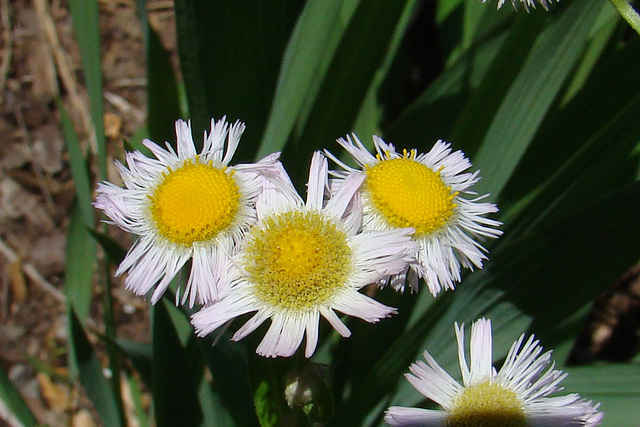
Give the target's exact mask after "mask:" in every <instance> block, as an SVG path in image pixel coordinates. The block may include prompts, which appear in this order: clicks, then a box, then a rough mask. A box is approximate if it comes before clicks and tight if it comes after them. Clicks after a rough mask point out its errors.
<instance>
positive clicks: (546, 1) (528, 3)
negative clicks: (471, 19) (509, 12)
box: [482, 0, 560, 12]
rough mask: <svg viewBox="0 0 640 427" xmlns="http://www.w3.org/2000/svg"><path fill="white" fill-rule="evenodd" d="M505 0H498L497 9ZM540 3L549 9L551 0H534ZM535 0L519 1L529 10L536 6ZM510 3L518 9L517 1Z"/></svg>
mask: <svg viewBox="0 0 640 427" xmlns="http://www.w3.org/2000/svg"><path fill="white" fill-rule="evenodd" d="M506 1H507V0H498V9H500V8H501V7H502V6H503V5H504V4H505V3H506ZM536 1H537V2H538V3H540V5H541V6H542V7H543V8H544V10H549V3H553V0H536ZM536 1H534V0H520V3H522V5H523V6H524V9H525V10H526V11H527V12H529V10H530V8H532V9H535V8H536ZM556 1H560V0H556ZM486 2H487V0H482V3H486ZM511 4H512V6H513V8H514V9H515V10H518V1H517V0H511Z"/></svg>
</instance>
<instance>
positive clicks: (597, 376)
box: [563, 363, 640, 427]
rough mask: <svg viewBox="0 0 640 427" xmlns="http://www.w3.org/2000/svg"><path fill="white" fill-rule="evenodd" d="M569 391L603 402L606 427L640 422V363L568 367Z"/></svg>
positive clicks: (567, 383) (622, 426)
mask: <svg viewBox="0 0 640 427" xmlns="http://www.w3.org/2000/svg"><path fill="white" fill-rule="evenodd" d="M565 370H566V371H567V372H569V376H568V377H567V379H566V380H565V381H564V382H563V385H564V387H565V389H566V390H567V391H570V392H577V393H580V395H581V396H582V397H584V398H586V399H589V400H593V401H594V402H600V403H601V404H602V405H601V406H600V410H602V411H603V412H604V420H603V424H602V425H604V426H610V427H627V426H631V425H634V426H635V425H638V424H640V411H638V402H640V388H638V384H640V365H638V364H637V363H632V364H628V365H623V364H619V365H613V364H611V365H609V364H607V365H596V366H581V367H571V368H565Z"/></svg>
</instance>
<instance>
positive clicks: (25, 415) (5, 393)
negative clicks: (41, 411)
mask: <svg viewBox="0 0 640 427" xmlns="http://www.w3.org/2000/svg"><path fill="white" fill-rule="evenodd" d="M0 419H3V420H4V421H5V422H7V423H8V424H9V425H10V426H13V425H23V426H24V427H32V426H33V427H35V426H37V425H38V421H36V417H35V416H34V415H33V413H32V412H31V410H30V409H29V407H28V406H27V404H26V403H25V402H24V400H23V399H22V396H20V393H19V392H18V390H16V388H15V387H14V386H13V384H12V383H11V381H10V380H9V378H8V377H7V375H6V374H5V372H4V369H0Z"/></svg>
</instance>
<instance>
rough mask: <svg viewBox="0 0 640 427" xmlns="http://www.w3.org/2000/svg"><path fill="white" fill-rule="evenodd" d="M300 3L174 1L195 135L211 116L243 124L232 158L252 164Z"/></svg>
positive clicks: (287, 0)
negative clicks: (241, 137) (235, 151)
mask: <svg viewBox="0 0 640 427" xmlns="http://www.w3.org/2000/svg"><path fill="white" fill-rule="evenodd" d="M303 5H304V3H302V2H298V1H295V0H260V1H255V0H241V1H238V0H221V1H215V2H208V1H207V2H203V1H198V0H177V1H176V2H175V11H176V27H177V35H178V51H179V54H180V66H181V68H182V75H183V78H184V83H185V89H186V93H187V97H188V101H189V112H190V115H191V120H192V122H193V127H194V133H195V134H196V135H202V132H203V130H204V129H207V130H208V128H209V123H210V120H211V117H216V118H219V117H221V116H223V115H227V117H228V118H229V120H231V121H235V120H236V119H239V120H241V121H244V122H246V123H247V130H246V132H245V134H244V137H243V143H242V144H240V145H239V147H238V151H237V154H236V156H235V157H234V159H235V160H236V161H246V160H252V159H253V158H254V156H255V154H256V151H257V148H258V143H259V141H260V139H261V136H262V133H263V130H264V127H265V125H266V122H267V118H268V116H269V112H270V110H271V101H272V98H273V94H274V92H275V89H276V84H277V81H278V73H279V70H280V64H281V58H282V55H283V54H284V51H285V48H286V45H287V42H288V40H289V37H290V36H291V32H292V31H293V26H294V25H295V22H296V19H297V17H298V15H299V13H300V11H301V10H302V6H303Z"/></svg>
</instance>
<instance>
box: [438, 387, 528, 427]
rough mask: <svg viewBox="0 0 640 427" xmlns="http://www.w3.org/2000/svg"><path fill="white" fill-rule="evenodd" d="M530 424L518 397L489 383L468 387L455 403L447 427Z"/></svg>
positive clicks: (518, 426) (490, 426)
mask: <svg viewBox="0 0 640 427" xmlns="http://www.w3.org/2000/svg"><path fill="white" fill-rule="evenodd" d="M526 425H527V421H526V418H525V415H524V409H523V406H522V402H521V401H520V399H519V398H518V396H516V394H515V393H514V392H513V391H511V390H507V389H506V388H504V387H502V386H500V385H498V384H494V383H491V382H489V381H487V382H484V383H480V384H477V385H474V386H471V387H466V388H465V389H464V391H463V392H462V394H461V395H460V396H458V397H456V398H455V399H454V401H453V410H451V411H450V414H449V417H448V418H447V426H448V427H524V426H526Z"/></svg>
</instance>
